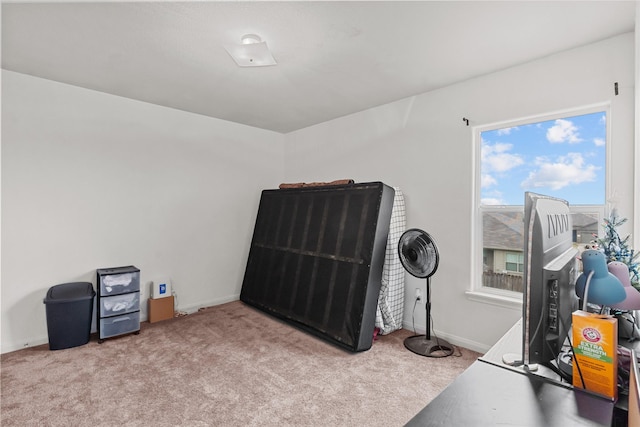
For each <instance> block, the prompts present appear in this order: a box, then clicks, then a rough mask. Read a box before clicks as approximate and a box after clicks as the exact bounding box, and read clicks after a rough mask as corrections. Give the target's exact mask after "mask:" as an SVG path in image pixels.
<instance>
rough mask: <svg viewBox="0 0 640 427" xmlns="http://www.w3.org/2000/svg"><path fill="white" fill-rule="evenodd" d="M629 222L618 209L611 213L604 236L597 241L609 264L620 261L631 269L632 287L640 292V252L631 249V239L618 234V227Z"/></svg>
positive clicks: (606, 221)
mask: <svg viewBox="0 0 640 427" xmlns="http://www.w3.org/2000/svg"><path fill="white" fill-rule="evenodd" d="M626 222H627V218H620V217H619V216H618V212H617V210H616V209H613V210H612V211H611V215H610V216H609V218H606V219H605V220H604V224H603V227H604V236H603V237H602V238H598V239H596V242H597V244H598V248H599V249H600V250H602V251H603V252H604V254H605V256H606V257H607V262H611V261H619V262H622V263H623V264H625V265H626V266H627V267H629V278H630V280H631V285H632V286H633V287H634V288H636V289H638V290H639V291H640V272H639V271H638V255H640V252H634V250H633V249H632V248H631V247H629V243H628V242H629V239H630V237H631V236H627V237H625V238H624V239H622V238H621V237H620V234H619V233H618V227H620V226H622V225H623V224H624V223H626Z"/></svg>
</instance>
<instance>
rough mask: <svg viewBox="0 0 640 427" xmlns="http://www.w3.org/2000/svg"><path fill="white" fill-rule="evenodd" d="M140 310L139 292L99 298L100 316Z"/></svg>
mask: <svg viewBox="0 0 640 427" xmlns="http://www.w3.org/2000/svg"><path fill="white" fill-rule="evenodd" d="M139 310H140V292H133V293H130V294H121V295H114V296H111V297H103V298H100V317H107V316H117V315H120V314H126V313H131V312H133V311H139Z"/></svg>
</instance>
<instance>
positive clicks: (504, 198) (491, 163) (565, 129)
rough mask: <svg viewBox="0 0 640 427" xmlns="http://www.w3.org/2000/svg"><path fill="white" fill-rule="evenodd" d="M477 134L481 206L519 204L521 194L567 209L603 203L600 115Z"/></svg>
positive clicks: (603, 132)
mask: <svg viewBox="0 0 640 427" xmlns="http://www.w3.org/2000/svg"><path fill="white" fill-rule="evenodd" d="M480 135H481V138H482V166H481V171H482V172H481V185H482V190H481V196H480V197H481V203H482V204H485V205H522V204H523V203H524V192H525V191H533V192H536V193H541V194H545V195H549V196H555V197H560V198H562V199H565V200H568V201H569V203H570V204H572V205H601V204H604V203H605V156H606V146H605V145H606V114H605V112H597V113H591V114H585V115H579V116H572V117H566V118H563V119H557V120H549V121H544V122H537V123H533V124H527V125H522V126H516V127H511V128H502V129H496V130H491V131H485V132H482V133H481V134H480Z"/></svg>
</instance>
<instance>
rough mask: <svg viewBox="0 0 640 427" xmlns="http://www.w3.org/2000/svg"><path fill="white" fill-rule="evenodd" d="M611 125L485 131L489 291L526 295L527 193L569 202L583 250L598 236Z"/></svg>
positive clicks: (570, 119)
mask: <svg viewBox="0 0 640 427" xmlns="http://www.w3.org/2000/svg"><path fill="white" fill-rule="evenodd" d="M592 111H593V110H592ZM606 122H607V120H606V111H600V112H595V113H593V112H590V113H589V114H580V115H572V116H566V117H555V118H553V119H551V120H544V121H537V122H531V123H524V124H522V123H518V124H517V125H513V126H504V127H501V128H493V129H488V128H487V130H483V131H479V132H478V134H477V136H478V137H479V141H480V150H479V153H480V156H481V158H480V159H479V160H480V180H479V183H480V185H479V186H478V190H477V191H479V193H480V194H479V196H480V197H479V200H480V206H479V213H480V215H481V216H482V217H481V221H480V223H481V227H482V260H483V273H482V274H483V280H482V286H483V287H489V288H497V289H505V290H510V291H515V292H522V273H523V271H524V254H523V246H524V236H523V233H524V223H523V221H524V218H523V216H524V215H523V212H524V210H523V207H522V205H523V202H524V192H525V191H533V192H536V193H540V194H545V195H549V196H554V197H558V198H561V199H565V200H567V201H568V202H569V204H570V206H571V211H572V219H573V240H574V242H575V244H576V245H584V244H587V243H589V242H590V241H592V240H594V238H595V236H597V234H598V232H599V231H600V230H599V224H600V222H601V221H600V218H602V216H603V214H604V203H605V198H606V195H605V176H606V170H605V166H606V135H607V130H606Z"/></svg>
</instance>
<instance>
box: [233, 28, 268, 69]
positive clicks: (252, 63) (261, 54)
mask: <svg viewBox="0 0 640 427" xmlns="http://www.w3.org/2000/svg"><path fill="white" fill-rule="evenodd" d="M240 41H241V43H240V44H234V45H227V46H225V47H224V48H225V50H226V51H227V53H229V55H231V57H232V58H233V60H234V61H236V64H238V66H240V67H266V66H269V65H276V64H277V63H276V60H275V59H274V58H273V55H272V54H271V52H270V51H269V48H268V47H267V42H263V41H262V39H261V38H260V36H258V35H256V34H246V35H244V36H242V38H241V39H240Z"/></svg>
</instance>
